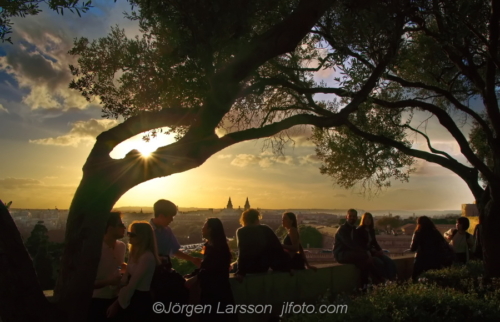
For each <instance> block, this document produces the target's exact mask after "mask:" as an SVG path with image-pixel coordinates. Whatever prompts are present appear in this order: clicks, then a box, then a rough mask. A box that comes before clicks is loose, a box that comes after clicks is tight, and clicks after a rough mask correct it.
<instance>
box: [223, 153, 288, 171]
mask: <svg viewBox="0 0 500 322" xmlns="http://www.w3.org/2000/svg"><path fill="white" fill-rule="evenodd" d="M269 155H270V154H269V153H267V152H263V153H261V155H260V156H257V155H253V154H238V155H237V156H236V157H235V158H234V159H233V161H231V165H234V166H237V167H241V168H242V167H246V166H249V165H257V164H258V165H259V166H260V167H261V168H269V167H271V166H273V165H275V164H276V163H279V164H286V165H294V164H295V159H294V158H293V157H291V156H282V155H281V156H274V155H272V154H271V156H269Z"/></svg>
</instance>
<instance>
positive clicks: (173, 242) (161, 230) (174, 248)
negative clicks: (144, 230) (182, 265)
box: [150, 199, 201, 267]
mask: <svg viewBox="0 0 500 322" xmlns="http://www.w3.org/2000/svg"><path fill="white" fill-rule="evenodd" d="M153 209H154V216H155V217H154V218H152V219H151V222H150V224H151V226H152V227H153V230H154V232H155V236H156V242H157V243H158V254H159V256H160V258H161V259H167V258H168V260H169V259H170V257H172V256H175V257H177V258H180V259H184V260H187V261H190V262H192V263H193V264H195V265H196V266H197V267H200V264H201V258H197V257H193V256H191V255H189V254H185V253H183V252H182V251H180V249H181V245H180V244H179V242H178V241H177V238H175V235H174V233H173V232H172V229H171V228H170V227H169V225H170V223H171V222H172V221H174V217H175V216H176V215H177V206H176V205H174V203H173V202H171V201H168V200H165V199H160V200H158V201H157V202H155V204H154V206H153Z"/></svg>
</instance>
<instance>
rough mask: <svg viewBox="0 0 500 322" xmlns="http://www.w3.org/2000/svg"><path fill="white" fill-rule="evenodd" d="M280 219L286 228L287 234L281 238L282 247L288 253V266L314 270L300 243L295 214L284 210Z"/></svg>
mask: <svg viewBox="0 0 500 322" xmlns="http://www.w3.org/2000/svg"><path fill="white" fill-rule="evenodd" d="M281 221H282V225H283V227H284V228H285V229H286V230H287V235H286V237H285V239H284V240H283V249H285V251H286V252H287V253H288V254H289V255H290V268H291V269H304V268H309V269H314V270H316V267H314V266H311V265H309V262H308V261H307V258H306V255H305V254H304V249H303V248H302V244H301V243H300V236H299V230H298V228H297V216H295V214H294V213H293V212H285V213H284V214H283V216H282V219H281Z"/></svg>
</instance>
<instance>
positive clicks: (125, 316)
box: [118, 290, 153, 322]
mask: <svg viewBox="0 0 500 322" xmlns="http://www.w3.org/2000/svg"><path fill="white" fill-rule="evenodd" d="M118 316H119V321H121V322H136V321H137V322H150V321H151V320H152V318H153V300H152V299H151V292H149V291H137V290H136V291H135V292H134V295H132V298H131V299H130V304H129V306H128V307H127V308H126V309H125V310H121V311H120V313H119V314H118Z"/></svg>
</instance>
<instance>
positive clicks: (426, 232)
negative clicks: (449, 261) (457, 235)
mask: <svg viewBox="0 0 500 322" xmlns="http://www.w3.org/2000/svg"><path fill="white" fill-rule="evenodd" d="M410 250H411V251H412V252H416V254H415V261H414V264H413V276H412V278H413V280H414V281H416V280H417V279H418V276H419V275H420V274H422V273H423V272H425V271H428V270H431V269H439V268H442V267H443V265H444V261H445V259H446V257H447V255H448V252H449V251H451V250H449V246H448V243H447V242H446V240H445V239H444V238H443V236H441V233H440V232H439V230H437V228H436V226H435V225H434V223H433V222H432V220H431V219H430V218H429V217H427V216H421V217H418V219H417V228H416V229H415V232H414V233H413V238H412V241H411V246H410Z"/></svg>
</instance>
